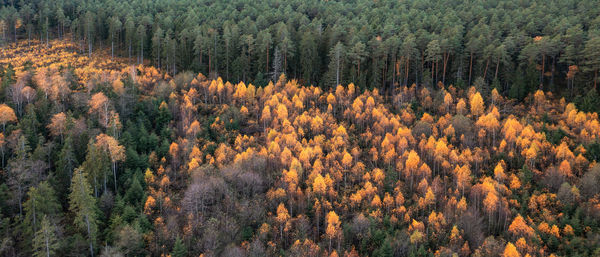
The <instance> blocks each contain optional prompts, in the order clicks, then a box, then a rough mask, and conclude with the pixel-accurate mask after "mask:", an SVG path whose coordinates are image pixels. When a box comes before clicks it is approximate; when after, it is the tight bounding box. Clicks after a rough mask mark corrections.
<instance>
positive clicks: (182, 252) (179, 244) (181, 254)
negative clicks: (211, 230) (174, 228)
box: [171, 237, 187, 257]
mask: <svg viewBox="0 0 600 257" xmlns="http://www.w3.org/2000/svg"><path fill="white" fill-rule="evenodd" d="M185 256H187V248H186V247H185V245H184V244H183V241H182V240H181V238H179V237H177V239H176V240H175V245H174V246H173V250H172V251H171V257H185Z"/></svg>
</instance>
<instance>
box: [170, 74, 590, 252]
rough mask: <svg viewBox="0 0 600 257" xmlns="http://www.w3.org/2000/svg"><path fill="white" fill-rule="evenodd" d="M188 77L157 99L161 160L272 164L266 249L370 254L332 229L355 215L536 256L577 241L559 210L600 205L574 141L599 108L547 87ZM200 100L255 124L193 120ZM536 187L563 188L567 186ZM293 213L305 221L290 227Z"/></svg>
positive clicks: (437, 241)
mask: <svg viewBox="0 0 600 257" xmlns="http://www.w3.org/2000/svg"><path fill="white" fill-rule="evenodd" d="M188 80H189V81H190V82H189V83H184V84H182V85H181V87H179V86H176V85H172V87H174V88H175V91H178V92H179V94H177V93H171V95H170V96H169V102H168V104H167V103H166V102H165V103H163V105H165V106H169V108H173V109H171V111H174V112H176V113H177V112H178V114H179V117H180V118H179V119H176V120H177V121H178V122H179V123H180V124H176V125H175V127H176V128H177V129H179V130H180V131H181V133H180V135H181V136H180V137H179V138H178V139H177V140H176V141H177V142H175V143H173V145H172V147H173V146H176V147H177V150H176V151H172V156H171V157H172V159H173V160H171V161H172V162H173V163H177V165H175V166H173V167H172V168H173V169H175V170H180V171H181V172H183V173H184V174H188V175H190V174H195V173H203V172H205V170H204V169H203V168H202V167H203V166H205V165H210V166H215V167H221V168H223V167H226V166H229V165H233V164H235V163H238V162H243V161H244V160H247V159H251V158H256V156H262V157H265V158H267V159H268V160H272V162H273V163H272V164H271V165H270V166H269V167H268V168H269V169H274V170H275V171H276V173H277V175H276V176H277V177H279V178H278V179H277V180H276V181H275V182H274V184H273V185H272V186H271V187H270V188H269V189H268V190H267V192H266V196H267V199H266V201H267V203H266V204H267V205H266V206H270V207H268V208H269V210H268V214H267V215H268V217H270V218H267V220H266V221H265V222H264V224H262V226H260V229H259V230H258V231H259V232H260V233H261V237H263V236H264V237H266V238H268V240H269V243H268V244H267V245H268V246H271V247H273V248H274V249H271V250H273V251H275V249H276V248H284V249H287V248H290V249H295V250H294V251H296V250H298V249H304V250H306V251H308V249H313V250H314V248H315V247H316V248H317V249H319V250H318V251H319V252H320V253H325V254H329V255H333V256H335V255H341V254H344V255H348V256H352V255H356V254H358V252H357V251H361V253H368V251H366V252H365V250H364V249H363V250H358V248H359V246H358V245H356V244H354V243H356V242H360V241H358V240H357V238H356V236H357V235H356V234H353V235H349V234H352V233H353V232H349V231H342V228H343V227H344V226H347V227H348V228H350V229H351V227H352V226H355V225H356V223H357V222H359V221H358V220H360V219H364V220H368V222H370V223H372V224H377V225H376V226H385V227H386V228H392V229H403V228H404V229H405V228H407V227H408V230H406V231H407V233H409V235H410V242H411V243H412V244H414V245H415V246H417V248H418V246H419V245H424V246H426V248H425V250H426V251H427V252H431V253H435V254H440V255H445V254H451V253H458V254H459V255H464V256H466V255H471V254H473V255H478V256H487V252H486V251H493V249H494V248H493V247H495V245H497V244H501V245H503V247H505V249H504V250H502V251H503V252H504V256H536V255H542V256H546V255H549V254H552V253H553V252H558V251H565V248H562V247H561V248H559V247H556V246H555V245H551V243H549V241H551V240H558V241H560V242H561V243H564V244H568V241H569V240H571V239H572V238H574V236H575V234H574V232H573V228H572V227H571V225H568V224H567V225H564V224H566V223H567V222H566V221H565V220H561V218H562V217H563V215H565V213H562V211H563V210H565V209H567V206H573V204H581V205H582V206H585V208H584V209H585V210H586V212H588V213H593V212H594V211H595V210H599V209H600V205H599V204H598V199H597V196H596V197H588V198H583V197H582V196H581V195H580V194H579V192H578V189H577V188H578V187H579V184H578V183H579V180H578V179H577V178H580V177H581V176H582V175H583V174H584V173H586V172H592V171H588V170H591V169H598V167H596V164H595V161H593V160H591V161H590V160H588V159H587V158H586V157H585V156H586V155H585V154H586V149H585V147H584V146H587V144H588V143H590V142H595V141H597V140H598V139H599V137H600V123H598V116H597V114H596V113H584V112H581V111H578V110H577V109H576V107H575V106H574V105H573V104H570V103H569V104H567V103H566V102H565V101H564V99H560V100H555V98H554V97H553V96H552V95H551V94H550V93H547V94H546V93H544V92H542V91H538V92H536V94H535V95H534V96H532V97H531V98H527V99H526V100H525V103H516V102H515V101H514V100H510V99H506V98H504V97H502V96H501V95H500V94H499V93H498V91H497V90H496V89H494V90H492V91H491V92H490V93H488V94H482V93H481V92H478V90H477V89H476V88H474V87H470V88H468V89H465V90H461V89H457V88H455V87H453V86H448V87H446V86H444V85H441V84H440V85H439V87H438V88H435V89H431V88H425V87H417V86H415V85H413V86H412V87H408V88H407V87H404V88H398V89H397V90H396V93H395V94H394V95H392V96H391V99H392V102H393V104H391V103H390V101H389V100H388V99H390V96H384V95H381V94H379V92H378V91H377V90H376V89H375V90H372V91H368V90H367V91H362V92H361V91H360V90H359V89H357V88H356V87H355V86H354V85H353V84H350V85H348V86H341V85H340V86H338V87H337V88H335V89H333V90H330V91H324V90H323V89H321V88H318V87H313V86H310V87H307V86H301V85H298V84H297V83H296V81H295V80H290V81H287V80H286V78H285V77H284V76H282V77H280V79H279V81H278V82H276V83H270V84H269V85H266V86H263V87H256V86H254V85H252V84H249V85H246V84H245V83H243V82H242V83H239V84H231V83H229V82H223V81H221V80H220V79H217V80H208V79H206V78H205V77H204V76H202V75H198V76H196V77H193V78H192V77H190V78H189V79H188ZM484 99H487V100H484ZM415 105H420V106H419V107H417V108H414V106H415ZM207 107H210V108H212V109H211V110H214V111H216V112H217V114H218V113H220V112H222V111H223V110H225V109H230V108H234V109H238V112H239V116H238V117H237V119H239V120H241V121H242V123H243V124H244V125H243V126H247V127H249V128H255V130H252V131H254V133H250V134H247V133H242V132H241V131H242V130H239V131H237V130H231V129H227V124H229V123H232V122H233V120H221V119H220V117H217V118H216V119H215V120H214V121H213V122H212V123H211V124H209V126H208V127H202V128H199V127H198V123H199V122H202V121H201V120H200V119H202V115H201V114H199V113H198V109H203V108H207ZM176 110H177V111H176ZM205 129H209V130H214V131H218V132H219V133H223V134H227V135H229V136H230V139H229V140H226V141H225V142H222V143H220V144H218V145H217V146H216V150H215V151H214V152H212V151H211V150H209V149H210V148H211V146H212V147H215V143H214V142H210V141H207V140H206V139H203V138H196V137H194V135H197V134H198V133H199V131H201V130H205ZM558 130H560V131H563V132H564V133H565V136H564V137H562V138H558V144H557V143H556V142H550V141H549V139H548V138H549V135H548V134H549V133H552V132H553V131H558ZM225 131H226V132H225ZM213 149H214V148H213ZM571 149H572V150H571ZM182 157H183V158H182ZM186 157H189V158H186ZM175 159H177V161H176V162H175V161H174V160H175ZM182 159H183V161H182ZM186 162H187V165H185V163H186ZM555 169H557V170H558V171H559V172H558V174H554V173H552V170H555ZM191 176H194V175H191ZM536 180H543V181H544V183H541V182H535V181H536ZM545 183H547V184H548V185H550V184H556V183H558V187H559V188H560V186H561V185H563V184H565V183H566V184H565V185H567V188H568V189H569V190H567V191H568V192H563V191H562V189H561V190H558V189H559V188H552V187H550V186H547V184H545ZM524 194H531V197H524ZM557 194H559V195H560V194H567V195H568V197H564V196H563V197H561V196H558V197H557ZM194 210H196V209H194ZM465 213H469V214H468V215H466V217H467V218H465ZM196 215H198V214H197V213H189V216H188V217H192V216H194V217H195V216H196ZM199 215H201V216H202V215H203V214H202V213H200V214H199ZM205 215H208V214H205ZM480 216H481V218H482V219H483V221H478V220H479V218H480ZM596 216H597V214H596ZM524 217H526V219H524ZM468 218H470V219H474V220H473V221H470V220H465V219H468ZM306 220H308V221H306ZM304 222H308V226H310V228H309V229H307V231H305V232H306V233H307V234H306V235H304V236H300V235H298V234H299V232H298V229H299V228H297V226H302V224H304ZM469 222H473V223H475V225H469V224H468V223H469ZM190 224H192V223H191V221H190ZM383 224H384V225H383ZM561 224H562V225H561ZM477 225H479V226H480V227H475V228H473V227H471V226H477ZM590 229H591V228H589V227H588V228H586V229H583V230H580V233H586V232H589V231H590ZM271 230H272V231H271ZM592 230H597V228H593V229H592ZM583 231H586V232H583ZM371 233H372V232H371ZM262 234H266V235H262ZM300 234H301V233H300ZM190 236H191V234H190ZM490 236H491V237H490ZM345 237H350V238H345ZM294 241H295V242H294ZM387 243H389V242H388V241H386V244H387ZM242 246H244V244H243V243H242ZM246 247H250V246H248V245H246ZM363 247H364V246H363ZM296 248H298V249H296ZM488 248H489V249H488ZM209 253H210V252H209Z"/></svg>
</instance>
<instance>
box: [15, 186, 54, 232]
mask: <svg viewBox="0 0 600 257" xmlns="http://www.w3.org/2000/svg"><path fill="white" fill-rule="evenodd" d="M27 196H28V197H29V199H27V201H26V202H25V203H24V204H23V206H24V209H25V219H24V220H23V223H24V225H25V226H26V227H28V229H27V233H31V234H29V235H32V234H33V233H36V231H38V230H39V229H40V220H41V218H42V217H45V216H47V217H48V218H53V217H56V216H58V215H59V214H60V212H61V206H60V204H59V203H58V200H57V199H56V195H55V193H54V189H53V188H52V187H51V186H50V183H49V182H48V181H44V182H42V183H40V184H39V185H38V186H37V187H32V188H31V189H30V190H29V192H27Z"/></svg>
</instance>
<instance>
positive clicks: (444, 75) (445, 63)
mask: <svg viewBox="0 0 600 257" xmlns="http://www.w3.org/2000/svg"><path fill="white" fill-rule="evenodd" d="M448 59H450V53H446V54H445V58H444V73H443V74H442V83H443V84H444V85H445V84H446V68H447V67H448Z"/></svg>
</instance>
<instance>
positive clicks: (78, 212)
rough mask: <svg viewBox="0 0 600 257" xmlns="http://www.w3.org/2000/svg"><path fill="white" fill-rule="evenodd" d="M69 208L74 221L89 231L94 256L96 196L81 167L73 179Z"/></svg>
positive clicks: (96, 228)
mask: <svg viewBox="0 0 600 257" xmlns="http://www.w3.org/2000/svg"><path fill="white" fill-rule="evenodd" d="M69 210H70V211H71V212H72V213H73V215H74V220H73V223H74V224H75V226H76V227H77V228H78V229H79V230H82V231H86V233H87V241H88V244H89V247H90V255H91V256H92V257H93V256H94V243H95V242H96V236H97V232H98V219H97V212H96V198H94V197H93V196H92V189H91V186H90V184H89V182H88V181H87V179H86V174H85V173H84V172H83V170H82V169H81V168H78V169H76V170H75V173H74V174H73V180H72V181H71V194H70V195H69Z"/></svg>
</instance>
